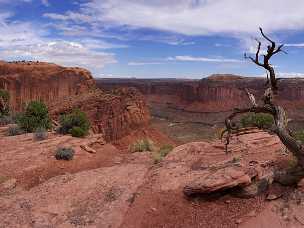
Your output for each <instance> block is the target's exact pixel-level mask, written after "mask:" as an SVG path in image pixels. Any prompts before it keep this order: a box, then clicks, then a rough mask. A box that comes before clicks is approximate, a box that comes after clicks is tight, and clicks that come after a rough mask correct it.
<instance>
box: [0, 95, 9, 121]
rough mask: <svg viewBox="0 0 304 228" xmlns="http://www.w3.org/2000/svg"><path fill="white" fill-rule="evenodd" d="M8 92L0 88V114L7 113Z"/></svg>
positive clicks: (4, 114) (5, 114)
mask: <svg viewBox="0 0 304 228" xmlns="http://www.w3.org/2000/svg"><path fill="white" fill-rule="evenodd" d="M9 99H10V95H9V92H8V91H6V90H4V89H0V101H1V102H0V116H7V115H8V114H9Z"/></svg>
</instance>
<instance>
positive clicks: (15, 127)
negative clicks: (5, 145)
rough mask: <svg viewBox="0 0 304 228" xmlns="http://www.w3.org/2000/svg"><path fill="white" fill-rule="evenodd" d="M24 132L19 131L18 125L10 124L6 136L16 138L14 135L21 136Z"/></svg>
mask: <svg viewBox="0 0 304 228" xmlns="http://www.w3.org/2000/svg"><path fill="white" fill-rule="evenodd" d="M24 133H25V132H24V130H23V129H21V128H20V127H19V126H18V125H16V124H12V125H10V126H9V127H8V129H7V135H8V136H16V135H22V134H24Z"/></svg>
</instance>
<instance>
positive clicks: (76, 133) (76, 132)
mask: <svg viewBox="0 0 304 228" xmlns="http://www.w3.org/2000/svg"><path fill="white" fill-rule="evenodd" d="M70 133H71V134H72V136H73V137H78V138H82V137H84V136H86V134H87V132H86V131H85V130H84V129H82V128H80V127H73V128H72V129H71V130H70Z"/></svg>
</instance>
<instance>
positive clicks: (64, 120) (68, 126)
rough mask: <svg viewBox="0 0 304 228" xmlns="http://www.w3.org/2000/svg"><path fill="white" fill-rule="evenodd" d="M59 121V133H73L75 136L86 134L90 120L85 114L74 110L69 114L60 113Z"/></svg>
mask: <svg viewBox="0 0 304 228" xmlns="http://www.w3.org/2000/svg"><path fill="white" fill-rule="evenodd" d="M59 122H60V125H61V127H60V128H59V133H61V134H73V133H74V136H76V137H83V136H85V135H87V134H88V132H89V129H90V122H89V120H88V118H87V116H86V114H85V113H84V112H81V111H80V110H74V111H73V112H72V113H70V114H67V115H62V116H61V117H60V120H59ZM80 129H81V130H80ZM78 135H80V136H78Z"/></svg>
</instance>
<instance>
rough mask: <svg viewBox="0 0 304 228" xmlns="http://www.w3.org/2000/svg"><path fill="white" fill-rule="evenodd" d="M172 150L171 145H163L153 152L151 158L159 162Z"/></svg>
mask: <svg viewBox="0 0 304 228" xmlns="http://www.w3.org/2000/svg"><path fill="white" fill-rule="evenodd" d="M172 150H173V146H172V145H163V146H162V147H161V148H160V149H159V150H158V151H157V152H155V153H153V155H152V158H153V160H154V163H155V164H157V163H159V162H161V161H162V160H163V159H164V157H166V156H167V155H168V154H169V153H170V152H171V151H172Z"/></svg>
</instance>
